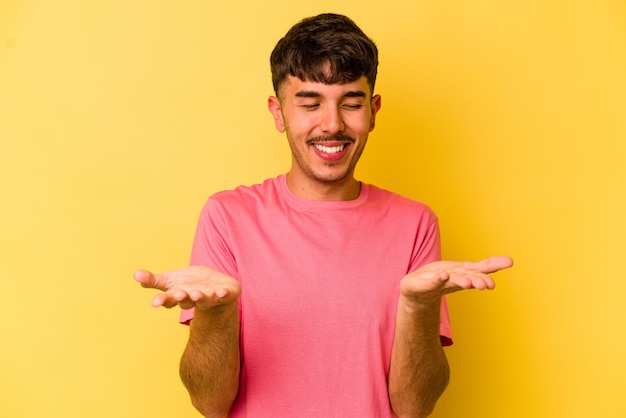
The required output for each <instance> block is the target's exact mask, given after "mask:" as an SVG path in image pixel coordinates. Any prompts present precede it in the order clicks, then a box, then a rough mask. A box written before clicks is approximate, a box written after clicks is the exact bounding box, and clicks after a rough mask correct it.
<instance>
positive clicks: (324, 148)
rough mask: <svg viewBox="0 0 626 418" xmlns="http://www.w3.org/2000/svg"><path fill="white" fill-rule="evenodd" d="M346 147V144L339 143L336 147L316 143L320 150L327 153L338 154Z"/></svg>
mask: <svg viewBox="0 0 626 418" xmlns="http://www.w3.org/2000/svg"><path fill="white" fill-rule="evenodd" d="M344 147H345V144H344V145H338V146H336V147H327V146H326V145H321V144H315V148H317V149H318V150H320V151H322V152H323V153H326V154H337V153H338V152H341V151H342V150H343V149H344Z"/></svg>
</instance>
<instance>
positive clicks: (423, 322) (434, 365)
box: [389, 297, 450, 418]
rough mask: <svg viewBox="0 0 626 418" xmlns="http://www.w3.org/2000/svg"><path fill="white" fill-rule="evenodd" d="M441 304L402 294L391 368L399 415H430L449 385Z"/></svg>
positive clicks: (391, 386) (394, 406) (391, 396)
mask: <svg viewBox="0 0 626 418" xmlns="http://www.w3.org/2000/svg"><path fill="white" fill-rule="evenodd" d="M439 309H440V304H439V303H431V304H429V305H417V304H415V303H408V302H407V301H406V300H405V299H403V298H402V297H401V298H400V301H399V304H398V312H397V317H396V333H395V337H394V342H393V350H392V356H391V366H390V370H389V399H390V402H391V407H392V409H393V411H394V413H395V414H396V415H398V416H399V417H401V418H402V417H412V418H423V417H427V416H428V415H430V413H431V412H432V411H433V409H434V408H435V404H436V403H437V400H438V399H439V397H440V396H441V394H442V393H443V391H444V390H445V388H446V386H447V385H448V380H449V375H450V370H449V366H448V361H447V359H446V356H445V353H444V352H443V348H442V346H441V343H440V340H439Z"/></svg>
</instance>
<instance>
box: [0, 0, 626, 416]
mask: <svg viewBox="0 0 626 418" xmlns="http://www.w3.org/2000/svg"><path fill="white" fill-rule="evenodd" d="M323 11H336V12H342V13H346V14H348V15H350V16H351V17H353V18H354V19H355V20H356V21H357V23H358V24H360V25H361V27H362V28H363V29H364V30H365V32H366V33H368V34H369V35H370V36H372V37H373V38H374V40H375V41H376V42H377V44H378V46H379V48H380V51H381V56H380V59H381V64H380V71H379V81H378V84H377V92H378V93H380V94H381V95H382V96H383V109H382V111H381V113H380V114H379V120H378V126H377V129H376V131H375V132H374V133H373V134H372V136H371V138H370V144H369V145H368V149H367V150H366V153H365V155H364V158H363V161H362V164H361V166H360V169H359V173H358V176H359V178H360V179H362V180H364V181H368V182H372V183H376V184H378V185H380V186H383V187H386V188H390V189H392V190H395V191H398V192H400V193H403V194H406V195H408V196H410V197H413V198H415V199H419V200H422V201H425V202H427V203H429V204H430V205H431V206H432V207H433V208H434V209H435V210H436V211H437V213H438V214H439V216H440V220H441V225H442V233H443V239H444V242H443V244H444V255H445V257H446V258H450V259H478V258H481V257H484V256H488V255H492V254H499V253H506V254H510V255H512V256H513V257H514V258H515V260H516V266H515V268H514V269H513V270H511V271H508V272H503V273H500V274H499V275H498V277H497V279H498V289H497V290H495V291H494V292H491V293H487V292H482V293H481V292H465V293H463V294H456V295H453V296H451V297H450V299H449V301H450V305H451V314H452V319H453V326H454V331H455V338H456V345H455V346H453V347H451V348H450V349H448V350H447V353H448V355H449V358H450V362H451V365H452V370H453V374H452V381H451V384H450V386H449V389H448V390H447V392H446V393H445V395H444V396H443V398H442V399H441V401H440V403H439V405H438V408H437V411H436V413H435V414H434V415H433V417H435V418H443V417H455V418H456V417H464V418H491V417H493V418H496V417H497V418H501V417H507V418H516V417H519V418H529V417H531V418H534V417H541V418H555V417H564V418H573V417H576V418H577V417H581V418H582V417H602V418H618V417H624V416H626V400H625V398H624V388H626V320H625V316H626V308H625V306H626V297H625V294H626V278H625V277H624V267H623V266H624V262H625V261H626V256H625V254H624V253H625V251H624V250H625V249H626V248H625V245H624V237H625V236H626V221H625V220H624V217H625V215H626V198H625V193H624V189H625V187H624V182H625V180H626V163H625V160H626V158H625V157H626V122H625V121H626V3H625V2H624V1H622V0H613V1H610V0H594V1H592V0H587V1H583V0H560V1H558V0H555V1H545V0H527V1H523V0H510V1H500V0H464V1H462V0H459V1H442V0H439V1H435V0H429V1H417V0H414V1H413V0H412V1H408V0H407V1H401V2H393V1H387V2H374V1H356V0H353V1H344V2H337V1H336V0H332V1H326V0H321V1H317V2H304V3H302V2H293V1H284V0H280V1H274V2H261V1H259V2H257V1H248V2H240V1H230V2H226V1H220V2H217V1H211V0H205V1H199V0H190V1H147V0H136V1H121V0H111V1H107V2H89V1H84V0H58V1H44V0H41V1H35V0H19V1H18V0H8V1H7V0H3V1H0V145H1V146H0V179H1V180H0V181H1V183H0V184H1V189H0V192H1V199H2V205H1V206H0V280H1V282H0V283H1V286H0V292H1V293H0V294H1V303H0V315H1V317H2V325H1V326H0V353H1V356H0V416H2V417H20V418H21V417H38V416H46V417H81V418H82V417H92V418H97V417H107V418H108V417H172V416H176V417H195V416H198V415H197V414H196V412H195V411H194V410H193V409H192V407H191V406H190V403H189V401H188V399H187V395H186V393H185V391H184V389H183V387H182V385H181V384H180V383H179V380H178V372H177V364H178V358H179V355H180V353H181V351H182V349H183V346H184V344H185V341H186V332H187V330H186V328H185V327H183V326H179V325H177V323H176V318H177V312H176V311H175V310H172V311H167V310H164V309H160V310H155V309H152V308H151V307H150V299H151V297H152V295H153V294H154V292H152V291H147V290H144V289H141V288H140V287H139V286H138V285H137V284H136V283H135V282H134V281H133V280H132V273H133V271H134V270H135V269H137V268H148V269H153V270H157V271H158V270H163V269H171V268H175V267H178V266H183V265H185V264H186V263H187V259H188V253H189V249H190V245H191V239H192V235H193V231H194V228H195V223H196V219H197V215H198V212H199V210H200V208H201V206H202V204H203V203H204V201H205V199H206V197H207V196H208V195H209V194H210V193H213V192H215V191H218V190H221V189H224V188H231V187H235V186H237V185H239V184H250V183H254V182H258V181H260V180H262V179H264V178H267V177H270V176H275V175H277V174H280V173H283V172H285V171H286V170H287V168H288V164H289V152H288V149H287V145H286V140H285V139H284V137H283V136H281V135H280V134H278V133H277V132H276V131H275V130H274V128H273V124H272V121H271V118H270V115H269V113H267V111H266V107H265V106H266V98H267V96H269V95H270V94H271V93H272V91H271V83H270V73H269V65H268V57H269V53H270V51H271V49H272V48H273V46H274V44H275V42H276V41H277V40H278V38H279V37H280V36H282V35H283V34H284V33H285V31H286V30H287V29H288V28H289V27H290V26H291V25H292V24H293V23H295V22H296V21H298V20H299V19H300V18H302V17H304V16H308V15H312V14H317V13H319V12H323ZM312 396H315V395H314V394H312ZM322 401H323V400H322Z"/></svg>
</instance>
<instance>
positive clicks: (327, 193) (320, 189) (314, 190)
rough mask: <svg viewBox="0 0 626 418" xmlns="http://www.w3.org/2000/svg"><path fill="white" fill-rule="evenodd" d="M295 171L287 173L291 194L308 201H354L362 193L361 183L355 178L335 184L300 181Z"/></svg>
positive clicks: (351, 177) (350, 177) (307, 180)
mask: <svg viewBox="0 0 626 418" xmlns="http://www.w3.org/2000/svg"><path fill="white" fill-rule="evenodd" d="M298 177H299V176H297V175H296V174H295V173H294V172H293V171H290V172H289V173H287V186H288V187H289V190H290V191H291V193H293V194H295V195H296V196H298V197H300V198H302V199H307V200H354V199H356V198H357V197H359V194H360V193H361V182H360V181H358V180H356V179H355V178H354V177H353V176H348V177H346V178H345V179H342V180H338V181H335V182H327V183H326V182H321V181H316V180H312V179H299V178H298Z"/></svg>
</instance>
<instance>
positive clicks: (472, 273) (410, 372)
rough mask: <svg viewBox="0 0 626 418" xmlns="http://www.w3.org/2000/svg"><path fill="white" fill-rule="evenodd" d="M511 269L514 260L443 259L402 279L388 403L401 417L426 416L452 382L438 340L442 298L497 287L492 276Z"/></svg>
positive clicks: (420, 417) (418, 417)
mask: <svg viewBox="0 0 626 418" xmlns="http://www.w3.org/2000/svg"><path fill="white" fill-rule="evenodd" d="M512 265H513V260H512V259H511V258H510V257H491V258H487V259H485V260H482V261H479V262H476V263H472V262H454V261H438V262H434V263H430V264H427V265H425V266H423V267H421V268H420V269H418V270H416V271H415V272H412V273H410V274H408V275H406V276H405V277H404V278H403V279H402V281H401V282H400V299H399V301H398V312H397V316H396V335H395V338H394V342H393V350H392V356H391V367H390V370H389V399H390V401H391V406H392V409H393V411H394V412H395V413H396V415H398V416H399V417H415V418H422V417H427V416H428V415H430V414H431V413H432V411H433V409H434V408H435V404H436V402H437V400H438V399H439V397H440V396H441V394H442V393H443V391H444V390H445V388H446V386H447V384H448V380H449V374H450V370H449V367H448V362H447V359H446V356H445V354H444V352H443V348H442V347H441V343H440V340H439V311H440V307H441V306H440V303H441V298H442V296H444V295H446V294H449V293H453V292H457V291H460V290H467V289H478V290H485V289H493V288H494V287H495V283H494V281H493V279H492V278H491V277H490V276H489V274H491V273H495V272H496V271H498V270H502V269H506V268H509V267H511V266H512Z"/></svg>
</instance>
